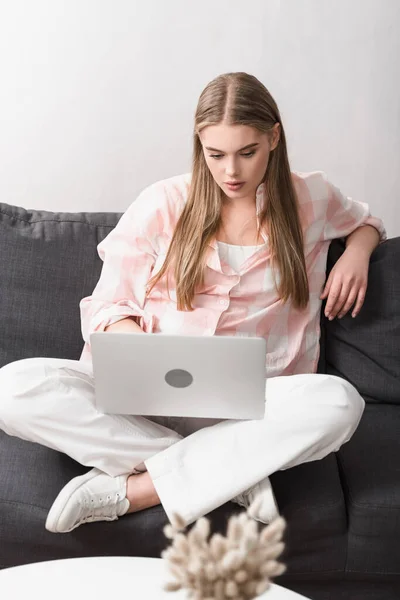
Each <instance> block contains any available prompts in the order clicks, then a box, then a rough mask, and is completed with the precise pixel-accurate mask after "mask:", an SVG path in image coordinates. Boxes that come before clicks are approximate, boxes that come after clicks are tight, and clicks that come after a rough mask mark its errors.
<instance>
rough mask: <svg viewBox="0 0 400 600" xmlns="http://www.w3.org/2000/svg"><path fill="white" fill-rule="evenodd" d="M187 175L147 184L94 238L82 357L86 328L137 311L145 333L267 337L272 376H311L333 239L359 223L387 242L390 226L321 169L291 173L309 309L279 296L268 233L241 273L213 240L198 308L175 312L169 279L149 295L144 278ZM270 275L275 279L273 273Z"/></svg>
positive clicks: (163, 245) (157, 260)
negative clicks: (94, 269) (96, 265)
mask: <svg viewBox="0 0 400 600" xmlns="http://www.w3.org/2000/svg"><path fill="white" fill-rule="evenodd" d="M190 179H191V176H190V174H187V175H181V176H177V177H172V178H170V179H166V180H164V181H160V182H158V183H155V184H153V185H151V186H150V187H148V188H146V189H145V190H144V191H143V192H142V193H141V194H140V195H139V197H138V199H137V200H136V201H135V202H134V203H133V204H132V205H131V206H130V207H129V208H128V210H127V211H126V212H125V214H124V215H123V216H122V217H121V219H120V221H119V223H118V225H117V226H116V227H115V229H114V230H113V231H112V232H111V233H110V234H109V235H108V236H107V237H106V238H105V239H104V240H103V241H102V242H101V243H100V244H99V246H98V252H99V255H100V257H101V259H102V260H103V262H104V264H103V269H102V273H101V276H100V279H99V281H98V283H97V285H96V287H95V289H94V291H93V294H92V295H91V296H89V297H87V298H83V300H82V301H81V303H80V309H81V320H82V334H83V338H84V341H85V347H84V349H83V352H82V356H81V360H88V359H90V345H89V336H90V334H91V333H92V332H94V331H101V330H104V328H105V327H106V326H108V325H110V324H112V323H114V322H116V321H118V320H121V319H124V318H125V317H137V320H138V323H139V325H140V326H141V327H142V329H143V330H144V331H145V332H151V333H161V334H162V333H168V334H179V335H242V336H243V335H244V336H259V337H264V338H265V339H266V342H267V356H266V375H267V376H268V377H276V376H278V375H292V374H298V373H314V372H315V371H316V369H317V363H318V358H319V336H320V310H321V300H320V294H321V291H322V289H323V285H324V282H325V273H326V260H327V253H328V248H329V244H330V241H331V240H332V239H334V238H340V237H345V236H347V235H349V234H350V233H352V232H353V231H354V230H355V229H357V228H358V227H360V226H363V225H372V226H373V227H375V228H376V229H377V230H378V231H379V234H380V239H381V241H383V240H385V239H386V232H385V229H384V226H383V223H382V221H381V220H380V219H378V218H376V217H372V216H371V215H370V211H369V207H368V205H367V204H365V203H362V202H356V201H354V200H351V199H350V198H347V197H345V196H343V195H342V194H341V192H340V191H339V190H338V189H337V188H336V187H334V186H333V185H332V184H331V183H330V182H329V181H328V180H327V178H326V176H325V175H324V174H323V173H321V172H315V173H293V182H294V186H295V190H296V194H297V197H298V202H299V211H300V220H301V224H302V229H303V232H304V252H305V259H306V266H307V273H308V279H309V287H310V301H309V304H308V306H307V308H306V309H304V310H301V311H300V310H297V309H295V308H294V307H293V306H292V304H291V302H290V301H289V302H287V303H283V302H282V301H281V300H280V298H279V296H278V294H277V291H276V289H275V286H274V282H273V278H272V270H271V265H270V249H269V244H268V235H267V234H266V233H265V232H264V233H263V239H264V242H265V244H264V245H263V246H261V247H260V248H258V249H255V252H254V253H253V254H252V255H251V256H250V257H249V258H247V259H246V260H245V261H244V262H243V264H242V265H241V267H240V270H239V272H236V271H234V270H233V269H232V268H231V267H230V266H229V264H227V263H226V262H225V261H224V260H222V259H220V255H219V252H218V245H217V242H216V241H214V242H212V243H211V244H210V247H209V249H208V256H207V262H206V271H205V277H204V285H203V286H202V288H201V289H199V290H198V291H197V293H196V295H195V298H194V301H193V307H194V310H193V311H192V312H189V311H178V310H177V304H176V291H175V290H174V284H173V279H171V281H170V289H169V292H170V296H168V291H167V287H166V282H165V278H163V279H162V280H161V281H160V282H159V283H158V284H157V285H156V286H155V288H153V290H152V292H151V293H150V294H149V295H146V288H147V283H148V280H149V278H150V276H151V275H154V274H155V273H157V272H158V271H159V269H160V268H161V266H162V264H163V261H164V260H165V256H166V253H167V250H168V246H169V243H170V241H171V238H172V235H173V231H174V228H175V226H176V223H177V221H178V218H179V216H180V214H181V212H182V210H183V207H184V205H185V202H186V200H187V196H188V190H189V186H190ZM264 193H265V191H264V185H263V184H261V185H260V186H259V187H258V189H257V193H256V206H257V212H259V211H260V209H261V206H262V203H263V199H264ZM276 278H277V281H279V274H277V275H276Z"/></svg>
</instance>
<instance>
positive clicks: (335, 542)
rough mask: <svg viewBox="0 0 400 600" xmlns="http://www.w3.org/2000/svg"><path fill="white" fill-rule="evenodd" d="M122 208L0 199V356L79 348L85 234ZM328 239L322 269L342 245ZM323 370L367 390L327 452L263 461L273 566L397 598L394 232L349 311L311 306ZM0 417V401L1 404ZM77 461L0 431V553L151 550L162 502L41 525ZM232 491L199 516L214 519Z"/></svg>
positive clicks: (30, 558) (5, 557)
mask: <svg viewBox="0 0 400 600" xmlns="http://www.w3.org/2000/svg"><path fill="white" fill-rule="evenodd" d="M119 216H120V215H118V214H112V213H105V214H95V213H80V214H67V213H50V212H43V211H33V210H24V209H22V208H18V207H13V206H9V205H7V204H0V324H1V335H0V366H2V365H5V364H7V363H8V362H11V361H14V360H17V359H21V358H25V357H31V356H49V357H65V358H72V359H78V358H79V355H80V352H81V348H82V340H81V334H80V323H79V311H78V302H79V300H80V299H81V298H82V297H83V296H86V295H88V294H90V293H91V291H92V290H93V288H94V286H95V283H96V281H97V279H98V277H99V274H100V269H101V261H100V260H99V258H98V256H97V253H96V246H97V244H98V243H99V242H100V240H102V239H103V238H104V237H105V236H106V235H107V234H108V233H109V232H110V231H111V229H112V228H113V227H114V226H115V224H116V223H117V221H118V218H119ZM343 248H344V246H343V243H342V242H340V241H335V242H334V243H333V244H332V245H331V248H330V253H329V260H328V270H329V268H330V267H331V266H332V265H333V264H334V262H335V261H336V260H337V259H338V257H339V256H340V254H341V253H342V251H343ZM319 370H320V371H321V372H327V373H331V374H334V375H339V376H340V377H344V378H345V379H348V380H349V381H350V382H352V383H353V384H354V385H355V386H356V387H357V388H358V390H359V391H360V393H361V394H362V395H363V397H364V398H365V400H366V402H367V407H366V411H365V414H364V416H363V418H362V421H361V424H360V426H359V429H358V430H357V432H356V434H355V435H354V437H353V439H352V440H351V441H350V442H349V443H348V444H346V445H345V446H344V447H343V448H342V449H341V450H340V451H339V452H338V453H337V454H331V455H330V456H328V457H327V458H325V459H324V460H322V461H317V462H314V463H308V464H305V465H301V466H299V467H296V468H294V469H290V470H287V471H281V472H278V473H275V474H274V475H272V483H273V486H274V489H275V493H276V497H277V501H278V504H279V506H280V509H281V512H282V514H283V515H284V517H285V518H286V519H287V522H288V531H287V536H286V543H287V549H286V551H285V557H284V558H285V561H286V563H287V565H288V571H287V573H286V574H285V575H284V576H282V577H281V578H280V580H279V583H280V584H281V585H284V586H287V587H289V588H292V589H293V590H296V591H298V592H300V593H303V594H305V595H306V596H309V597H310V598H312V599H315V600H348V599H350V598H351V599H352V600H358V599H360V600H373V599H374V600H375V599H376V600H378V599H379V600H395V599H398V598H400V442H399V439H400V408H399V403H400V238H394V239H390V240H388V241H387V242H385V243H384V244H383V245H381V246H380V247H379V248H378V249H377V250H376V251H375V252H374V254H373V256H372V259H371V266H370V281H369V288H368V294H367V298H366V302H365V305H364V308H363V309H362V311H361V313H360V315H359V317H357V318H356V319H355V320H353V319H351V317H345V318H344V319H342V320H341V321H338V320H334V321H333V322H327V321H326V320H325V318H324V317H322V334H321V359H320V364H319ZM0 422H1V414H0ZM84 470H85V469H84V468H83V467H82V466H81V465H79V464H77V463H75V462H74V461H73V460H71V459H70V458H69V457H67V456H65V455H62V454H59V453H57V452H54V451H51V450H48V449H47V448H43V447H40V446H38V445H35V444H32V443H28V442H25V441H21V440H19V439H16V438H11V437H9V436H7V435H6V434H4V433H2V432H0V567H9V566H12V565H21V564H24V563H30V562H35V561H43V560H49V559H56V558H66V557H77V556H88V555H141V556H143V555H145V556H159V554H160V552H161V550H162V549H163V548H164V547H165V546H166V540H165V539H164V536H163V534H162V527H163V525H164V524H165V523H166V516H165V513H164V512H163V509H162V508H161V507H157V508H152V509H149V510H146V511H144V512H142V513H137V514H134V515H130V516H128V517H125V518H124V519H120V520H119V521H118V522H115V523H98V524H91V525H86V526H84V527H81V528H79V529H77V530H75V531H73V532H72V533H70V534H64V535H54V534H51V533H48V532H47V531H46V530H45V528H44V523H45V518H46V514H47V511H48V509H49V507H50V505H51V504H52V502H53V500H54V498H55V496H56V495H57V493H58V491H59V490H60V488H61V487H62V486H63V485H64V484H65V483H66V482H67V481H68V480H69V479H71V478H72V477H74V476H76V475H78V474H81V473H82V472H83V471H84ZM237 510H238V507H237V506H236V505H233V504H231V503H228V504H227V505H225V506H222V507H221V508H220V509H218V510H216V511H214V512H213V513H212V514H211V515H210V517H211V519H212V524H213V528H214V529H215V530H224V528H225V523H226V519H227V516H228V515H229V514H231V513H232V511H237Z"/></svg>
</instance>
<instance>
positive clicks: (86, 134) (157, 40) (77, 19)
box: [0, 0, 400, 236]
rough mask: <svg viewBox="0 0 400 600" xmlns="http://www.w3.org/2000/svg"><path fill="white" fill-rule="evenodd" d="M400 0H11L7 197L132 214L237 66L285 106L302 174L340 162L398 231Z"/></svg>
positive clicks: (182, 161) (355, 188)
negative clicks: (204, 104)
mask: <svg viewBox="0 0 400 600" xmlns="http://www.w3.org/2000/svg"><path fill="white" fill-rule="evenodd" d="M399 27H400V2H399V1H398V0H351V1H349V0H335V2H333V1H332V0H282V1H279V0H246V2H243V0H219V1H215V0H201V1H199V2H196V3H195V2H193V1H191V0H166V1H163V0H146V1H145V2H143V0H68V1H61V0H47V1H46V0H35V2H32V1H29V0H13V1H12V2H11V1H8V2H7V1H6V0H0V77H1V79H0V82H1V88H0V90H1V93H0V199H1V200H2V201H3V202H8V203H10V204H19V205H22V206H25V207H35V208H45V209H49V210H71V211H74V210H124V209H125V208H126V207H127V206H128V205H129V203H130V202H131V201H132V200H134V198H135V196H136V195H137V193H138V192H139V191H140V190H141V189H142V188H143V187H144V186H146V185H147V184H149V183H151V182H153V181H155V180H157V179H160V178H164V177H168V176H170V175H174V174H177V173H180V172H185V171H187V170H189V168H190V153H191V130H192V118H193V113H194V108H195V105H196V102H197V98H198V96H199V94H200V92H201V90H202V89H203V87H204V86H205V84H206V83H207V82H208V81H209V80H210V79H212V78H213V77H215V76H216V75H218V74H220V73H222V72H226V71H239V70H244V71H248V72H250V73H253V74H254V75H256V76H257V77H259V78H260V79H261V80H262V81H263V82H264V83H265V84H266V85H267V87H268V88H269V89H270V91H271V92H272V94H273V95H274V96H275V98H276V100H277V101H278V104H279V106H280V108H281V112H282V115H283V118H284V123H285V126H286V130H287V136H288V140H289V150H290V155H291V160H292V168H293V169H297V170H317V169H322V170H325V171H327V173H328V174H329V176H330V178H331V179H332V180H333V181H334V182H335V183H336V184H337V185H339V186H340V187H341V188H342V189H343V191H344V192H345V193H347V194H348V195H351V196H353V197H355V198H357V199H361V200H365V201H367V202H369V203H370V205H371V208H372V210H373V212H374V213H375V214H377V215H380V216H382V217H383V218H384V220H385V222H386V224H387V227H388V231H389V234H390V235H392V236H393V235H400V211H399V209H398V202H400V170H399V168H398V166H399V159H400V85H399V76H400V69H399V64H400V61H399V59H398V58H397V57H399V56H400V36H399V35H398V31H399Z"/></svg>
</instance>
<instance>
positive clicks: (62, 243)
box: [0, 203, 120, 366]
mask: <svg viewBox="0 0 400 600" xmlns="http://www.w3.org/2000/svg"><path fill="white" fill-rule="evenodd" d="M119 217H120V215H119V214H114V213H78V214H72V213H71V214H70V213H52V212H47V211H37V210H25V209H23V208H19V207H15V206H10V205H7V204H2V203H0V366H3V365H5V364H7V363H9V362H12V361H14V360H18V359H21V358H28V357H31V356H49V357H60V358H73V359H78V358H79V356H80V354H81V351H82V347H83V341H82V335H81V330H80V314H79V301H80V300H81V298H83V297H84V296H87V295H89V294H91V293H92V291H93V288H94V286H95V285H96V282H97V280H98V278H99V275H100V271H101V266H102V262H101V260H100V258H99V257H98V255H97V250H96V247H97V244H98V243H99V242H100V241H101V240H102V239H103V238H104V237H105V236H106V235H107V234H108V233H109V232H110V231H111V230H112V229H113V227H115V225H116V223H117V222H118V220H119Z"/></svg>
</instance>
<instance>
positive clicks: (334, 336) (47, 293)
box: [0, 203, 400, 403]
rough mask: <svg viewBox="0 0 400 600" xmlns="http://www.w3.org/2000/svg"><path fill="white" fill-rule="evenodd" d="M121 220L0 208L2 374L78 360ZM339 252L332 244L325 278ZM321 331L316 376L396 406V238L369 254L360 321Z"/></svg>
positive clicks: (399, 330)
mask: <svg viewBox="0 0 400 600" xmlns="http://www.w3.org/2000/svg"><path fill="white" fill-rule="evenodd" d="M120 216H121V215H120V214H119V213H118V214H117V213H52V212H47V211H37V210H25V209H23V208H19V207H15V206H10V205H7V204H1V203H0V367H1V366H3V365H5V364H7V363H9V362H11V361H14V360H18V359H21V358H27V357H31V356H49V357H55V358H56V357H59V358H72V359H78V358H79V356H80V354H81V350H82V346H83V341H82V335H81V329H80V314H79V302H80V300H81V299H82V298H83V297H84V296H88V295H90V294H91V293H92V291H93V289H94V287H95V285H96V283H97V281H98V278H99V276H100V271H101V267H102V262H101V260H100V258H99V257H98V254H97V244H98V243H99V242H100V241H101V240H102V239H104V237H105V236H106V235H107V234H108V233H109V232H110V231H111V230H112V229H113V228H114V227H115V225H116V224H117V222H118V220H119V218H120ZM343 250H344V245H343V243H342V242H340V241H339V240H335V241H334V242H333V243H332V244H331V247H330V251H329V256H328V272H329V270H330V269H331V268H332V266H333V264H334V263H335V262H336V260H337V259H338V258H339V257H340V255H341V253H342V252H343ZM321 324H322V329H321V331H322V337H321V358H320V363H319V368H318V370H319V372H328V373H331V374H334V375H339V376H341V377H345V378H346V379H348V380H349V381H350V382H351V383H353V384H354V385H355V386H356V387H357V389H358V390H359V391H360V393H361V394H363V396H364V397H366V399H367V400H369V399H370V400H371V401H377V402H392V403H400V238H394V239H391V240H388V241H387V242H385V243H384V244H382V245H380V246H379V247H378V248H377V249H376V250H375V252H374V253H373V255H372V258H371V264H370V273H369V286H368V292H367V296H366V299H365V303H364V307H363V309H362V311H361V313H360V315H359V316H358V317H357V318H356V319H352V318H351V316H346V317H345V318H344V319H342V320H337V319H335V320H334V321H331V322H329V321H327V320H326V319H325V318H324V317H323V316H322V320H321Z"/></svg>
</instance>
